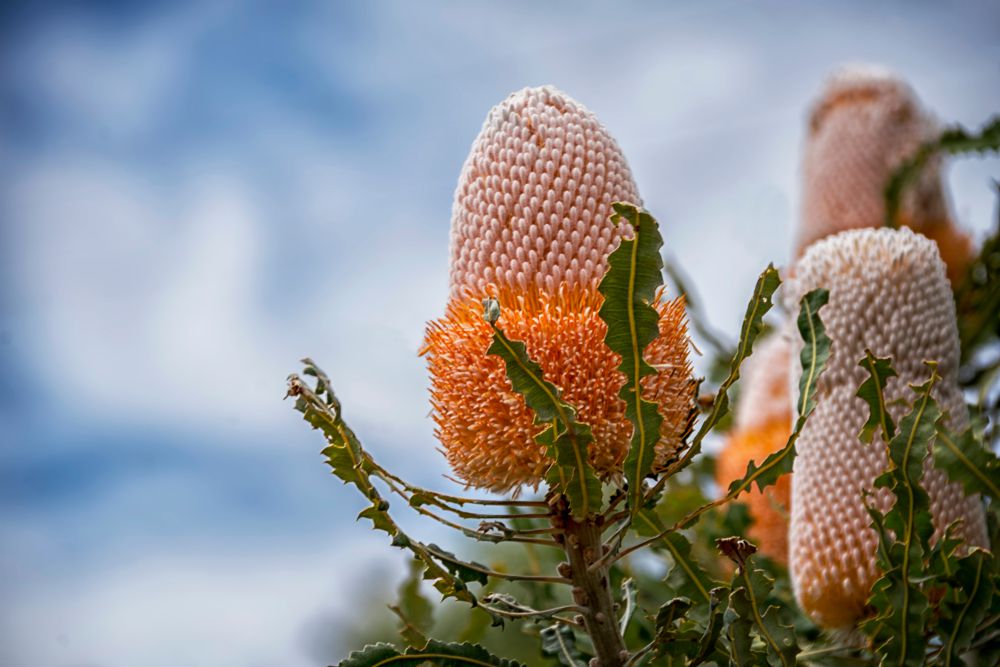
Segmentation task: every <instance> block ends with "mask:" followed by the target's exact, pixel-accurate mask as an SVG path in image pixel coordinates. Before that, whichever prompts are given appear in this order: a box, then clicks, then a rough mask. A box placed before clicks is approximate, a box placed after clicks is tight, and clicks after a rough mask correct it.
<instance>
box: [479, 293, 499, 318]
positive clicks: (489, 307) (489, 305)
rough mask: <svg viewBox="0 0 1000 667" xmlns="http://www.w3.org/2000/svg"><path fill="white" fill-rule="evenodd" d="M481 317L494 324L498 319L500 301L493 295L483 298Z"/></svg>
mask: <svg viewBox="0 0 1000 667" xmlns="http://www.w3.org/2000/svg"><path fill="white" fill-rule="evenodd" d="M483 319H484V320H486V321H487V322H489V323H490V324H496V323H497V320H499V319H500V302H499V301H497V300H496V299H494V298H493V297H488V298H486V299H483Z"/></svg>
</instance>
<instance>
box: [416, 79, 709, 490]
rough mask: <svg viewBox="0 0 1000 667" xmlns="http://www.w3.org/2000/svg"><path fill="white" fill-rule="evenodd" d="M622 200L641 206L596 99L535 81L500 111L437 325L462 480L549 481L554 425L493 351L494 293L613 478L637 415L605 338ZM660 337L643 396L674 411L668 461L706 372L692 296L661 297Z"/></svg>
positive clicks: (441, 376) (439, 402) (435, 390)
mask: <svg viewBox="0 0 1000 667" xmlns="http://www.w3.org/2000/svg"><path fill="white" fill-rule="evenodd" d="M616 201H625V202H630V203H633V204H636V205H639V203H640V202H639V196H638V194H637V191H636V187H635V183H634V181H633V180H632V175H631V172H630V171H629V169H628V165H627V164H626V163H625V158H624V157H623V156H622V153H621V150H620V149H619V148H618V145H617V144H616V143H615V141H614V139H612V138H611V136H610V135H609V134H608V132H607V130H605V129H604V127H603V126H602V125H601V124H600V123H599V122H598V121H597V119H596V118H595V117H594V115H593V114H591V113H590V112H589V111H588V110H587V109H586V108H584V107H583V106H582V105H580V104H579V103H577V102H576V101H574V100H572V99H571V98H569V97H568V96H566V95H564V94H563V93H561V92H560V91H558V90H556V89H554V88H551V87H543V88H526V89H524V90H521V91H519V92H516V93H513V94H512V95H511V96H510V97H508V98H507V99H506V100H504V101H503V102H502V103H501V104H499V105H498V106H497V107H495V108H494V109H493V110H492V111H490V114H489V116H488V117H487V119H486V122H485V124H484V125H483V128H482V130H481V131H480V134H479V136H478V137H477V138H476V140H475V142H474V143H473V146H472V152H471V154H470V155H469V158H468V159H467V161H466V163H465V166H464V168H463V170H462V175H461V178H460V179H459V183H458V188H457V190H456V192H455V202H454V207H453V210H452V229H451V274H450V283H451V285H450V286H451V298H450V300H449V303H448V305H447V309H446V312H445V316H444V317H443V318H441V319H439V320H436V321H434V322H431V323H430V324H429V325H428V328H427V335H426V338H425V343H424V348H423V351H424V353H425V354H426V355H427V358H428V366H429V370H430V374H431V403H432V406H433V417H434V420H435V423H436V424H437V435H438V437H439V439H440V441H441V443H442V445H443V448H444V453H445V455H446V456H447V458H448V461H449V463H450V464H451V466H452V468H453V470H454V471H455V472H456V474H457V475H458V477H459V478H461V479H462V480H463V481H465V482H466V483H468V484H469V485H470V486H476V487H481V488H486V489H490V490H493V491H497V492H506V491H511V490H516V489H517V488H518V487H519V486H521V485H522V484H529V485H533V486H537V485H538V484H539V483H540V482H541V480H542V477H543V475H544V473H545V471H546V470H547V469H548V467H549V466H550V465H551V460H549V458H548V457H547V455H546V453H545V448H544V446H542V445H540V444H539V443H537V442H535V440H534V436H535V435H537V434H538V433H539V432H540V431H541V430H542V429H541V427H538V426H536V425H535V424H534V423H533V419H534V417H533V414H532V413H531V411H530V410H529V409H528V408H527V406H526V405H525V403H524V399H523V398H522V397H521V395H520V394H518V393H517V392H515V391H514V389H513V388H512V386H511V384H510V382H509V380H508V379H507V376H506V372H505V367H504V363H503V360H502V359H500V358H499V357H497V356H494V355H487V354H486V350H487V348H488V347H489V345H490V342H491V340H492V330H491V328H490V326H489V324H487V323H486V322H485V321H484V320H483V316H482V313H483V306H482V303H481V302H482V300H483V298H484V297H486V296H492V297H495V298H497V299H498V300H499V302H500V305H501V312H500V319H499V322H498V326H499V327H500V328H502V329H503V330H504V332H505V333H506V335H507V336H508V337H510V338H511V339H514V340H521V341H523V342H524V343H525V345H526V347H527V352H528V354H529V355H530V356H531V357H532V358H533V359H534V360H535V361H537V362H538V364H539V365H540V366H541V369H542V372H543V373H544V375H545V378H546V379H547V380H548V381H550V382H552V383H553V384H555V385H556V386H557V387H558V388H560V390H561V391H562V396H563V398H564V399H565V400H566V401H567V402H568V403H570V404H571V405H573V406H575V407H576V408H577V410H578V419H579V420H580V421H583V422H586V423H588V424H590V426H591V428H592V430H593V434H594V442H593V443H592V444H591V446H590V460H591V464H592V465H593V466H594V468H595V470H596V471H597V472H598V474H599V475H601V476H603V477H609V476H613V475H615V474H616V473H617V472H618V471H619V469H620V466H621V462H622V460H623V459H624V457H625V454H626V450H627V448H628V444H629V438H630V437H631V430H632V426H631V424H630V423H629V422H628V420H627V419H626V416H625V405H624V403H623V401H622V400H621V399H620V398H619V397H618V392H619V390H620V389H621V387H622V385H623V384H624V382H625V377H624V375H622V374H621V373H620V372H619V371H618V364H619V359H618V356H617V355H616V354H615V353H613V352H612V351H611V350H610V348H608V347H607V346H606V345H605V344H604V336H605V333H606V331H607V327H606V325H605V323H604V321H603V320H602V319H601V318H600V316H599V315H598V310H599V309H600V306H601V303H602V296H601V295H600V293H599V292H598V291H597V286H598V283H599V282H600V279H601V277H602V276H603V274H604V272H605V270H606V268H607V258H608V255H609V254H610V253H611V251H612V250H614V248H615V247H616V246H617V243H618V241H619V240H620V238H621V237H622V235H630V234H631V229H630V228H629V227H628V226H627V225H615V224H614V223H612V222H611V221H610V219H609V217H610V215H611V213H612V208H611V204H612V203H613V202H616ZM654 307H656V308H657V310H658V311H659V313H660V324H659V327H660V336H659V337H658V338H657V339H656V340H654V341H653V342H652V343H651V344H650V345H649V347H648V348H647V350H646V358H647V361H648V362H649V363H650V364H651V365H653V366H654V367H655V368H657V369H658V371H659V372H658V373H657V374H656V375H653V376H649V377H647V378H644V380H643V389H644V397H645V398H647V399H648V400H651V401H655V402H656V403H657V404H658V406H659V409H660V412H661V414H662V415H663V417H664V420H663V426H662V428H661V438H660V442H659V444H658V446H657V461H658V462H659V463H660V464H662V463H664V462H665V461H666V460H667V459H668V458H669V457H670V456H671V455H673V454H674V453H675V452H676V450H677V449H678V448H679V447H680V446H681V444H682V441H683V438H684V435H685V433H686V430H687V428H688V425H689V417H690V412H691V406H692V402H693V394H694V383H693V382H692V380H691V368H690V363H689V359H688V336H687V324H686V318H685V313H684V303H683V301H682V300H681V299H676V300H673V301H665V300H663V299H662V298H661V299H658V302H657V303H656V304H654Z"/></svg>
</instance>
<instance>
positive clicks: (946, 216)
mask: <svg viewBox="0 0 1000 667" xmlns="http://www.w3.org/2000/svg"><path fill="white" fill-rule="evenodd" d="M939 132H940V127H939V126H938V124H937V123H936V122H935V121H934V119H933V118H931V116H930V115H929V114H928V112H927V111H926V110H925V109H924V108H923V107H922V106H921V104H920V101H919V100H918V99H917V97H916V95H915V94H914V92H913V90H912V89H911V88H910V87H909V86H908V85H907V84H906V83H905V82H904V81H902V80H901V79H899V78H897V77H895V76H893V75H892V74H890V73H889V72H887V71H884V70H881V69H878V68H874V67H851V68H844V69H842V70H840V71H838V72H836V73H835V74H834V75H833V76H832V77H831V78H830V80H829V81H828V82H827V85H826V87H825V89H824V91H823V93H822V94H821V95H820V97H819V99H818V100H817V102H816V103H815V104H814V106H813V109H812V113H811V116H810V120H809V127H808V129H807V138H806V146H805V156H804V160H803V167H802V170H803V197H802V214H801V223H800V228H799V232H798V237H797V239H796V246H795V255H796V256H801V254H802V253H803V252H804V251H805V249H806V248H807V247H809V245H810V244H811V243H814V242H815V241H817V240H819V239H821V238H823V237H825V236H828V235H830V234H835V233H837V232H840V231H843V230H846V229H857V228H862V227H881V226H883V225H884V224H885V216H886V208H885V193H884V191H885V186H886V184H887V183H888V181H889V179H890V177H891V176H892V174H893V172H894V171H895V169H896V168H897V167H899V166H900V165H901V164H902V163H903V161H905V160H906V159H908V158H910V157H912V156H913V154H914V153H916V151H917V150H918V149H919V148H920V146H921V144H923V143H924V142H927V141H930V140H932V139H934V138H935V137H936V136H937V134H938V133H939ZM900 222H901V223H902V224H903V225H905V226H908V227H910V228H911V229H913V230H914V231H917V232H920V233H921V234H923V235H924V236H927V237H928V238H930V239H932V240H934V241H936V242H937V243H938V245H939V248H940V251H941V256H942V258H943V259H944V261H945V264H946V265H947V267H948V277H949V278H950V279H951V281H952V282H953V283H957V281H959V280H960V279H961V278H962V277H963V275H964V272H965V269H966V267H967V266H968V263H969V261H970V260H971V258H972V256H973V245H972V242H971V240H970V238H969V237H968V235H967V234H965V233H964V232H963V231H962V230H961V229H959V228H958V227H957V226H956V225H955V224H954V222H953V221H952V217H951V214H950V213H949V204H948V198H947V195H946V191H945V187H944V184H943V183H942V177H941V171H940V164H939V163H938V161H932V162H931V163H930V164H928V165H927V166H926V168H925V169H924V170H923V172H922V173H921V175H920V178H919V179H918V180H917V182H916V183H914V184H913V185H912V186H911V187H909V188H908V189H907V190H906V191H905V192H904V193H903V199H902V202H901V210H900Z"/></svg>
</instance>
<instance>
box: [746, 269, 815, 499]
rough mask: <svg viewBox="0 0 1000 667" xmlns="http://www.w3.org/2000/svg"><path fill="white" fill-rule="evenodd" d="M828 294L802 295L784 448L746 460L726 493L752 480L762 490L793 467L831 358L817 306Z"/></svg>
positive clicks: (747, 488)
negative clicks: (793, 411)
mask: <svg viewBox="0 0 1000 667" xmlns="http://www.w3.org/2000/svg"><path fill="white" fill-rule="evenodd" d="M829 298H830V293H829V292H828V291H827V290H825V289H822V288H821V289H815V290H812V291H811V292H809V293H808V294H806V295H804V296H803V297H802V299H801V301H800V302H799V316H798V327H799V334H800V335H801V336H802V340H803V343H804V344H803V346H802V353H801V354H800V355H799V361H800V363H801V364H802V376H801V378H800V379H799V400H798V416H797V418H796V420H795V427H794V428H793V429H792V433H791V434H790V435H789V436H788V441H787V442H786V443H785V446H784V447H783V448H781V449H779V450H778V451H776V452H772V453H771V454H770V455H769V456H768V457H767V458H766V459H764V461H763V462H762V463H761V464H760V465H759V466H758V465H757V463H756V461H753V460H751V461H749V462H748V463H747V470H746V473H745V474H744V475H743V477H742V478H741V479H736V480H733V481H732V482H731V483H730V485H729V488H728V489H727V491H726V495H727V496H730V497H734V498H735V497H736V496H738V495H739V494H741V493H743V492H744V491H747V490H749V489H751V488H752V487H753V485H754V484H756V485H757V488H758V489H759V490H760V491H763V490H764V488H765V487H767V486H770V485H771V484H774V483H775V482H777V481H778V479H779V478H780V477H781V476H782V475H784V474H786V473H790V472H791V471H792V463H793V462H794V460H795V443H796V442H797V441H798V439H799V435H800V434H801V433H802V429H803V427H805V425H806V419H808V418H809V415H810V413H811V412H812V411H813V408H815V407H816V393H817V391H818V386H819V378H820V376H821V375H822V374H823V370H824V369H825V368H826V362H827V361H828V360H829V358H830V346H831V342H830V337H829V336H827V335H826V327H825V326H824V325H823V320H822V319H820V316H819V310H820V308H822V307H823V306H824V305H825V304H826V303H827V301H828V300H829Z"/></svg>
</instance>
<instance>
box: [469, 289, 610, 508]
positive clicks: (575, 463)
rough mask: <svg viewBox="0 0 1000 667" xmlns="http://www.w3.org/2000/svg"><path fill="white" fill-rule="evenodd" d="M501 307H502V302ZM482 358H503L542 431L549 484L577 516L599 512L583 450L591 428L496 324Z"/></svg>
mask: <svg viewBox="0 0 1000 667" xmlns="http://www.w3.org/2000/svg"><path fill="white" fill-rule="evenodd" d="M501 305H502V304H501ZM492 326H493V343H492V344H491V345H490V347H489V349H488V350H487V354H495V355H497V356H498V357H500V358H501V359H503V361H504V364H505V365H506V368H507V377H508V379H509V380H510V383H511V385H512V386H513V387H514V390H515V391H517V392H518V393H519V394H521V395H522V396H523V397H524V402H525V404H526V405H527V406H528V407H529V408H531V410H533V411H534V413H535V423H536V424H538V425H544V426H545V427H546V428H545V429H544V430H543V431H542V432H541V433H539V434H538V436H537V437H536V440H537V441H538V442H539V443H541V444H544V445H545V446H546V448H547V450H548V454H549V457H550V458H551V459H552V460H553V465H552V467H551V468H550V469H549V472H548V474H547V475H546V480H547V481H548V482H549V485H550V486H551V487H553V488H554V489H555V490H557V491H558V492H560V493H563V494H565V495H566V497H567V498H568V499H569V504H570V509H571V510H572V512H573V514H574V515H575V516H577V517H585V516H589V515H591V514H595V513H597V512H599V511H600V509H601V500H602V499H601V481H600V480H599V479H598V478H597V475H596V474H595V473H594V469H593V468H592V467H591V465H590V461H589V453H588V447H589V445H590V443H591V442H592V441H593V439H594V436H593V435H592V434H591V432H590V426H588V425H587V424H585V423H583V422H578V421H577V420H576V410H575V409H574V408H573V406H571V405H570V404H568V403H566V402H565V401H564V400H562V397H561V395H560V392H559V389H558V388H556V386H555V385H553V384H552V383H551V382H549V381H548V380H546V379H545V378H544V377H543V375H542V369H541V367H540V366H539V365H538V364H537V363H536V362H534V361H532V360H531V358H530V357H529V356H528V352H527V348H526V347H525V345H524V343H522V342H521V341H513V340H511V339H509V338H507V336H506V335H505V334H504V333H503V331H501V330H500V329H499V328H498V327H497V326H496V325H495V324H494V325H492Z"/></svg>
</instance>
